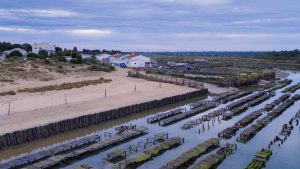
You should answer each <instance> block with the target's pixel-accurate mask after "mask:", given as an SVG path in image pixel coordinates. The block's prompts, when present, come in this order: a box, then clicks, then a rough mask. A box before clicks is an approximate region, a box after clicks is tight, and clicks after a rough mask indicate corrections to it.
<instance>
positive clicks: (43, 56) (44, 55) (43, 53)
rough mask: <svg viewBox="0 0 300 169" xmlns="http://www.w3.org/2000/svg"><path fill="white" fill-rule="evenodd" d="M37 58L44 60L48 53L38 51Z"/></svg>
mask: <svg viewBox="0 0 300 169" xmlns="http://www.w3.org/2000/svg"><path fill="white" fill-rule="evenodd" d="M38 56H39V58H41V59H46V58H47V57H48V52H47V51H45V50H40V51H39V53H38Z"/></svg>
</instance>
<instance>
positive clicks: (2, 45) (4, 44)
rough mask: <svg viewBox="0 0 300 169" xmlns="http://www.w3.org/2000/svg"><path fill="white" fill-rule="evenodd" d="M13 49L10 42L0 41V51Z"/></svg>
mask: <svg viewBox="0 0 300 169" xmlns="http://www.w3.org/2000/svg"><path fill="white" fill-rule="evenodd" d="M11 49H13V47H12V44H11V43H9V42H0V52H4V51H6V50H11Z"/></svg>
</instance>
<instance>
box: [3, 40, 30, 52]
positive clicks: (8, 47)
mask: <svg viewBox="0 0 300 169" xmlns="http://www.w3.org/2000/svg"><path fill="white" fill-rule="evenodd" d="M14 48H21V49H24V50H26V51H27V52H29V51H32V47H31V45H30V44H28V43H24V44H12V43H9V42H0V52H4V51H6V50H11V49H14Z"/></svg>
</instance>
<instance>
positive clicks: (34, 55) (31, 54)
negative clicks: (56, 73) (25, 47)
mask: <svg viewBox="0 0 300 169" xmlns="http://www.w3.org/2000/svg"><path fill="white" fill-rule="evenodd" d="M38 57H39V56H38V55H37V54H36V53H33V52H29V53H28V54H27V58H30V59H34V58H38Z"/></svg>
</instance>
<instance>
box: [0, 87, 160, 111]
mask: <svg viewBox="0 0 300 169" xmlns="http://www.w3.org/2000/svg"><path fill="white" fill-rule="evenodd" d="M159 88H161V82H160V83H159ZM133 91H134V92H136V91H137V86H136V85H134V90H133ZM107 96H108V95H107V89H106V88H105V90H104V97H105V98H106V97H107ZM64 98H65V99H64V104H68V95H67V94H65V95H64ZM4 104H5V103H4ZM11 105H12V102H11V101H9V102H8V103H7V115H10V114H11Z"/></svg>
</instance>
